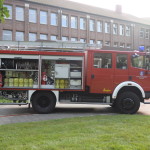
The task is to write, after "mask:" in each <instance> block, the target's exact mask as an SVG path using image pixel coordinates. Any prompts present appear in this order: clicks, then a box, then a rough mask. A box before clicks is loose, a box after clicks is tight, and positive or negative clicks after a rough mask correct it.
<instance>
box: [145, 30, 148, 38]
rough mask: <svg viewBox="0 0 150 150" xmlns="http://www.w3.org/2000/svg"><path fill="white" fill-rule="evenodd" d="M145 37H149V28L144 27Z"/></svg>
mask: <svg viewBox="0 0 150 150" xmlns="http://www.w3.org/2000/svg"><path fill="white" fill-rule="evenodd" d="M145 39H149V29H146V31H145Z"/></svg>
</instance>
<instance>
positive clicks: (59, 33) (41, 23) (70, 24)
mask: <svg viewBox="0 0 150 150" xmlns="http://www.w3.org/2000/svg"><path fill="white" fill-rule="evenodd" d="M5 7H7V8H8V10H9V12H10V16H9V18H7V19H6V21H5V23H3V24H2V23H0V40H4V41H5V40H6V41H37V40H48V41H49V40H52V41H56V40H62V41H73V42H75V41H80V42H85V43H90V44H98V45H99V46H100V47H115V48H124V49H128V50H134V49H138V48H139V46H144V48H145V50H146V51H150V23H149V22H147V21H146V20H144V19H140V18H137V17H134V16H131V15H128V14H123V13H122V11H121V7H120V6H118V7H117V8H116V11H110V10H106V9H101V8H97V7H92V6H88V5H83V4H79V3H75V2H71V1H68V0H61V1H60V0H5Z"/></svg>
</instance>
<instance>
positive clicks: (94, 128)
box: [0, 115, 150, 150]
mask: <svg viewBox="0 0 150 150" xmlns="http://www.w3.org/2000/svg"><path fill="white" fill-rule="evenodd" d="M36 149H37V150H150V116H142V115H108V116H107V115H100V116H94V117H93V116H91V117H79V118H71V119H58V120H50V121H42V122H34V123H18V124H9V125H1V126H0V150H36Z"/></svg>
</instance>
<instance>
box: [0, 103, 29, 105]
mask: <svg viewBox="0 0 150 150" xmlns="http://www.w3.org/2000/svg"><path fill="white" fill-rule="evenodd" d="M0 105H28V103H0Z"/></svg>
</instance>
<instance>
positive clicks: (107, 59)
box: [90, 52, 114, 94]
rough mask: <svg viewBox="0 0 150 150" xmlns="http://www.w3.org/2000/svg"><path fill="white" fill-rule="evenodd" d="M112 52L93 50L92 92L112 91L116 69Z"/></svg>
mask: <svg viewBox="0 0 150 150" xmlns="http://www.w3.org/2000/svg"><path fill="white" fill-rule="evenodd" d="M112 55H113V54H112V53H109V52H105V53H104V52H93V54H92V60H93V61H92V66H91V68H92V69H91V73H90V74H91V79H90V80H91V84H90V92H91V93H107V94H109V93H112V90H113V75H114V69H113V64H112Z"/></svg>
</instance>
